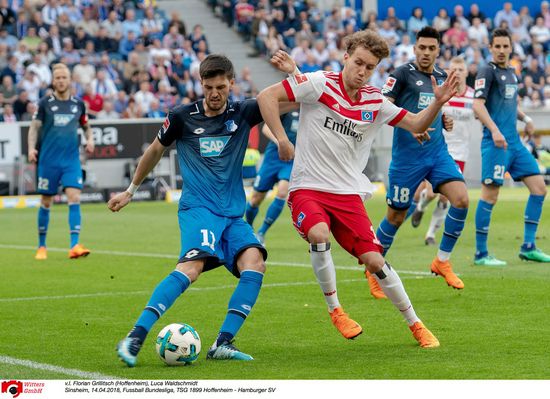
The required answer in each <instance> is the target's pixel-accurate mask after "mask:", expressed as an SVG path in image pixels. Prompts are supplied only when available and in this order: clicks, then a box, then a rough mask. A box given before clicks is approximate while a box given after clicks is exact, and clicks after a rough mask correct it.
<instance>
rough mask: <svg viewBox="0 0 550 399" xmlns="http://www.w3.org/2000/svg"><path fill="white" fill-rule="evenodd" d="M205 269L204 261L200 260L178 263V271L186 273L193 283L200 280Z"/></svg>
mask: <svg viewBox="0 0 550 399" xmlns="http://www.w3.org/2000/svg"><path fill="white" fill-rule="evenodd" d="M203 267H204V261H202V260H198V261H190V262H183V263H178V264H177V265H176V270H177V271H179V272H182V273H184V274H185V275H186V276H187V277H188V278H189V280H190V281H191V282H194V281H196V280H197V279H198V278H199V276H200V274H201V273H202V269H203Z"/></svg>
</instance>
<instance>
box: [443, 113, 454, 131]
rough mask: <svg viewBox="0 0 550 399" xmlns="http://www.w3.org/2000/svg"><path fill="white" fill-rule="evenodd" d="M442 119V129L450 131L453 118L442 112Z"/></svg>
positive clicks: (452, 125)
mask: <svg viewBox="0 0 550 399" xmlns="http://www.w3.org/2000/svg"><path fill="white" fill-rule="evenodd" d="M442 119H443V129H445V130H446V131H448V132H451V131H452V130H453V127H454V125H455V121H454V120H453V118H451V117H450V116H447V115H445V114H443V116H442Z"/></svg>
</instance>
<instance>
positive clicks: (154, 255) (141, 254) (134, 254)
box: [0, 244, 460, 276]
mask: <svg viewBox="0 0 550 399" xmlns="http://www.w3.org/2000/svg"><path fill="white" fill-rule="evenodd" d="M0 248H4V249H17V250H24V251H27V250H31V251H35V250H36V247H33V246H29V245H7V244H0ZM48 251H51V252H67V249H64V248H51V247H48ZM92 253H93V254H99V255H115V256H129V257H143V258H166V259H174V261H176V260H177V258H176V256H174V255H167V254H159V253H150V252H123V251H105V250H101V249H94V250H92ZM267 264H268V265H270V266H275V265H277V266H288V267H302V268H308V269H309V268H311V265H310V264H309V263H293V262H277V261H270V260H268V261H267ZM335 267H336V268H337V269H340V270H360V271H363V270H364V268H363V267H359V266H343V265H335ZM398 273H399V274H412V275H415V276H429V275H431V273H430V272H421V271H413V270H398ZM457 275H460V274H458V273H457Z"/></svg>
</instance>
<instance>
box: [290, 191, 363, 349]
mask: <svg viewBox="0 0 550 399" xmlns="http://www.w3.org/2000/svg"><path fill="white" fill-rule="evenodd" d="M338 197H339V196H336V197H335V194H328V193H320V192H316V191H312V190H297V191H294V192H293V193H291V195H290V198H289V206H290V209H291V213H292V220H293V222H294V227H295V228H296V229H297V230H298V233H299V234H300V235H301V236H302V237H303V238H305V239H306V240H307V241H308V242H309V253H310V258H311V264H312V266H313V272H314V274H315V277H316V279H317V282H318V283H319V286H320V287H321V290H322V291H323V295H324V298H325V302H326V304H327V307H328V312H329V313H330V316H331V320H332V323H333V324H334V326H335V327H336V328H337V329H338V331H340V333H341V334H342V335H343V336H344V337H345V338H347V339H353V338H355V337H356V336H358V335H359V334H361V332H362V331H363V330H362V328H361V326H360V325H359V324H357V323H356V322H355V321H354V320H352V319H350V318H349V316H348V315H347V314H346V313H345V312H344V310H343V307H342V305H341V304H340V301H339V299H338V291H337V289H336V269H335V267H334V261H333V259H332V254H331V249H330V217H329V215H328V214H327V212H326V211H325V209H324V207H325V206H326V202H327V201H330V200H331V199H333V198H338ZM336 202H338V201H336ZM340 205H341V204H340Z"/></svg>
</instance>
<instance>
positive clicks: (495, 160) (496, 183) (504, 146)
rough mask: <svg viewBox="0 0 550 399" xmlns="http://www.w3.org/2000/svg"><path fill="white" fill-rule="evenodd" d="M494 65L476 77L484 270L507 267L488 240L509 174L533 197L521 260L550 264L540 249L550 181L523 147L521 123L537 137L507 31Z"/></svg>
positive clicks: (494, 40)
mask: <svg viewBox="0 0 550 399" xmlns="http://www.w3.org/2000/svg"><path fill="white" fill-rule="evenodd" d="M489 49H490V51H491V55H492V56H493V61H492V62H491V63H489V65H487V66H486V67H485V68H483V69H481V70H480V71H479V72H478V74H477V77H476V82H475V94H474V112H475V113H476V115H477V117H478V118H479V120H480V121H481V123H483V125H484V128H483V139H482V141H481V161H482V166H481V182H482V186H481V198H480V200H479V202H478V204H477V210H476V254H475V260H474V263H475V264H476V265H479V266H504V265H506V262H505V261H502V260H499V259H497V258H495V257H494V256H492V255H490V254H489V251H488V249H487V236H488V233H489V224H490V221H491V212H492V210H493V207H494V205H495V203H496V202H497V199H498V193H499V190H500V187H501V186H502V183H503V181H504V174H505V173H506V172H507V171H508V172H509V173H510V174H511V175H512V177H513V178H514V180H522V181H523V183H524V184H525V185H526V186H527V188H528V189H529V192H530V195H529V199H528V200H527V206H526V208H525V223H524V238H523V245H522V246H521V248H520V252H519V257H520V258H521V259H524V260H532V261H535V262H550V255H547V254H545V253H544V252H542V251H541V250H540V249H538V248H537V247H536V245H535V237H536V233H537V227H538V223H539V220H540V216H541V213H542V205H543V202H544V197H545V196H546V186H545V184H544V179H543V177H542V176H541V175H540V170H539V168H538V166H537V162H536V160H535V158H534V157H533V155H532V154H531V153H530V152H529V151H528V150H527V149H526V148H525V147H524V146H523V145H522V143H521V140H520V137H519V135H518V132H517V128H516V124H517V121H518V120H520V121H523V122H524V123H525V130H526V132H527V133H532V132H533V131H534V126H533V121H532V120H531V118H530V117H528V116H527V115H526V114H525V113H523V112H522V111H521V110H519V109H518V98H517V97H518V90H517V89H518V79H517V77H516V75H515V73H514V69H513V68H511V67H509V65H508V60H509V59H510V54H511V53H512V39H511V36H510V33H509V32H508V31H507V30H505V29H496V30H495V31H493V34H492V36H491V42H490V47H489Z"/></svg>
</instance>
